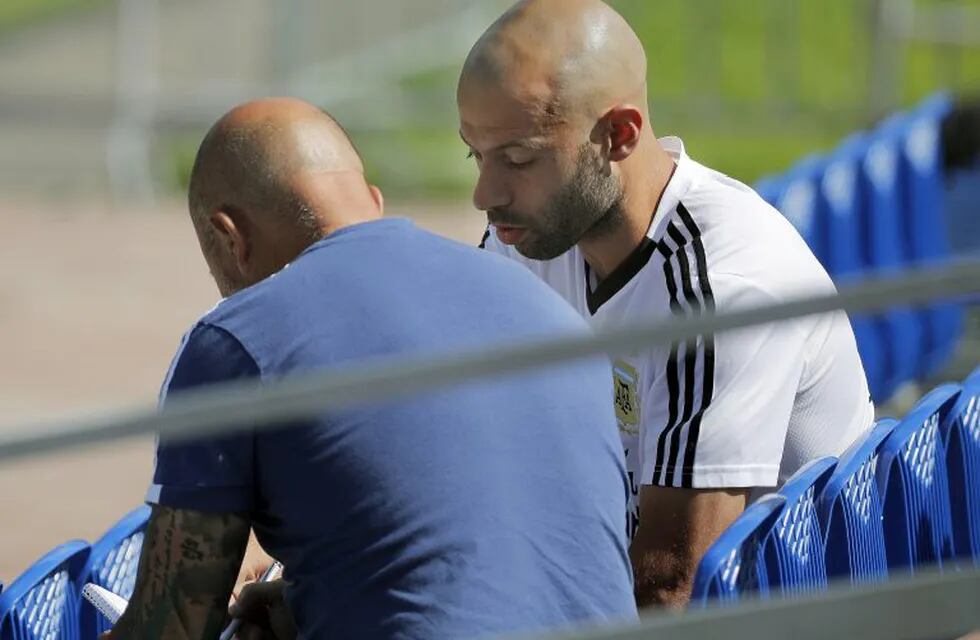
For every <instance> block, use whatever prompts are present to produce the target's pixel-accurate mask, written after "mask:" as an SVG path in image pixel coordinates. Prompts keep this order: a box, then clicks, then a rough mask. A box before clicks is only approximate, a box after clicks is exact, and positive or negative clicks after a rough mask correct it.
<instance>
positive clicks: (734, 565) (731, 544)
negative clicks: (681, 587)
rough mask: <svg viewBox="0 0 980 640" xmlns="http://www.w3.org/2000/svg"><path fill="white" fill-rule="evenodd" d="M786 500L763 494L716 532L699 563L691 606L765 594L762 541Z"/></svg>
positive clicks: (726, 601) (728, 601) (732, 601)
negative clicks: (713, 540) (725, 527)
mask: <svg viewBox="0 0 980 640" xmlns="http://www.w3.org/2000/svg"><path fill="white" fill-rule="evenodd" d="M785 503H786V498H784V497H783V496H780V495H776V494H769V495H766V496H763V497H762V498H760V499H759V500H757V501H756V502H755V503H754V504H752V505H750V506H749V508H748V509H746V510H745V511H744V512H743V513H742V515H740V516H739V517H738V519H736V520H735V522H733V523H732V524H731V526H729V527H728V528H727V529H725V531H724V532H722V534H721V535H720V536H718V539H717V540H715V543H714V544H712V545H711V547H709V548H708V550H707V551H706V552H705V554H704V557H703V558H702V559H701V563H700V564H699V565H698V572H697V574H696V575H695V576H694V588H693V590H692V594H691V606H693V607H698V606H700V607H704V606H705V605H707V604H709V603H713V602H714V603H719V604H734V603H737V602H738V601H739V599H741V598H742V597H744V596H752V595H758V596H761V597H765V596H767V595H768V593H769V588H768V585H767V583H766V570H765V566H764V561H763V558H762V552H761V551H762V542H763V540H764V539H765V537H766V536H767V535H768V534H769V532H770V531H771V530H772V527H773V525H774V524H775V523H776V519H777V518H778V517H779V514H780V512H781V511H782V507H783V505H784V504H785Z"/></svg>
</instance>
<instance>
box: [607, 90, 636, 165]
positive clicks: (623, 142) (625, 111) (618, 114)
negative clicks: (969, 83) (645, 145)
mask: <svg viewBox="0 0 980 640" xmlns="http://www.w3.org/2000/svg"><path fill="white" fill-rule="evenodd" d="M603 119H604V120H605V121H606V132H607V133H606V135H607V136H608V145H609V160H610V161H612V162H622V161H623V160H626V159H627V158H629V157H630V155H632V154H633V152H634V151H635V150H636V147H637V146H638V145H639V144H640V135H641V133H642V132H643V112H642V111H640V109H638V108H637V107H635V106H633V105H629V104H625V105H621V106H618V107H614V108H612V109H610V110H609V111H608V112H607V113H606V115H605V116H604V117H603Z"/></svg>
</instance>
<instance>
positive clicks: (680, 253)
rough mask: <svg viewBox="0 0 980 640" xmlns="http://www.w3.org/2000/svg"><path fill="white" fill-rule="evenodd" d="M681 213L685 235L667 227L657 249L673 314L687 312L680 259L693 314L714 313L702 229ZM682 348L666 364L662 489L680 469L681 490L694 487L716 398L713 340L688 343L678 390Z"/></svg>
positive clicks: (658, 473)
mask: <svg viewBox="0 0 980 640" xmlns="http://www.w3.org/2000/svg"><path fill="white" fill-rule="evenodd" d="M677 213H678V217H679V218H680V221H681V222H682V223H683V225H684V226H683V231H682V228H680V227H678V226H677V225H676V224H674V222H673V221H671V222H670V223H668V225H667V229H666V232H665V234H664V235H665V238H664V239H663V240H661V241H660V243H659V244H658V249H659V250H660V253H661V254H662V255H663V257H664V276H665V278H666V284H667V290H668V293H669V294H670V307H671V310H672V311H673V312H674V313H675V314H676V313H683V312H684V311H683V309H682V307H681V305H680V303H679V300H678V293H679V292H678V286H677V282H676V278H675V273H674V271H675V268H674V265H673V264H672V263H673V261H675V260H676V270H677V271H678V272H679V273H680V276H681V278H680V279H681V283H680V285H681V286H680V288H681V290H682V291H683V294H684V299H685V301H686V303H687V306H688V308H689V309H690V312H691V313H692V314H694V315H697V314H700V313H701V311H702V310H703V309H709V310H713V309H714V306H715V305H714V296H713V293H712V291H711V285H710V283H709V282H708V267H707V258H706V255H705V251H704V244H703V243H702V241H701V230H700V229H699V228H698V226H697V225H696V224H695V222H694V219H693V218H692V217H691V215H690V213H689V212H688V211H687V209H686V208H685V207H684V205H683V204H678V206H677ZM666 238H670V240H671V242H672V243H673V244H675V245H676V248H674V249H671V248H670V246H669V245H668V243H667V240H666ZM688 245H690V246H691V249H692V250H693V252H694V265H692V264H691V260H690V259H689V256H688V251H687V246H688ZM692 266H693V269H692ZM693 274H696V276H697V279H698V284H699V291H698V292H699V293H700V299H699V297H698V292H696V291H695V288H694V282H693V277H692V275H693ZM678 347H679V345H677V344H675V345H673V346H672V349H671V358H669V359H668V362H667V392H668V396H669V417H668V421H667V424H666V425H665V428H664V430H663V431H661V432H660V435H659V437H658V441H657V453H656V461H655V462H656V463H655V467H654V482H656V481H657V480H658V478H659V480H660V484H661V485H665V486H672V485H674V484H675V482H674V476H675V475H676V470H677V467H678V465H681V478H680V483H681V486H682V487H691V486H692V481H693V476H694V459H695V456H696V453H697V443H698V437H699V435H700V428H701V420H702V418H703V416H704V413H705V411H707V409H708V407H709V405H710V403H711V399H712V397H713V394H714V362H715V347H714V336H712V335H706V336H701V345H700V348H699V344H698V341H697V339H695V340H692V341H687V342H685V344H684V384H683V388H679V386H680V385H679V384H678V382H679V380H678V378H679V377H680V376H679V371H678V368H677V365H678V361H677V359H678ZM698 351H702V353H703V356H702V380H701V385H700V386H701V388H700V394H698V387H697V368H696V367H697V359H698ZM681 394H683V396H681ZM698 395H699V396H700V398H699V399H696V398H695V396H698ZM682 397H683V409H682V411H681V415H680V416H678V415H677V414H678V411H677V405H678V404H680V402H681V398H682ZM695 404H697V405H698V407H697V411H694V406H695ZM678 418H679V419H678ZM685 426H686V427H687V441H686V444H685V446H684V449H683V453H682V451H681V435H682V431H684V429H685ZM668 443H669V454H668ZM665 458H666V461H665ZM665 462H666V464H665Z"/></svg>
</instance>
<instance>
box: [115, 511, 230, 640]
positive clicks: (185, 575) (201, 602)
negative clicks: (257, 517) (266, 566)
mask: <svg viewBox="0 0 980 640" xmlns="http://www.w3.org/2000/svg"><path fill="white" fill-rule="evenodd" d="M248 533H249V522H248V519H247V518H246V517H245V516H244V515H241V514H205V513H198V512H193V511H184V510H175V509H169V508H166V507H154V508H153V515H152V516H151V517H150V522H149V524H148V525H147V529H146V535H145V537H144V539H143V552H142V555H141V556H140V566H139V573H138V576H137V579H136V589H135V591H134V593H133V597H132V599H131V600H130V603H129V607H128V608H127V609H126V613H125V614H124V615H123V617H122V618H121V619H120V620H119V622H118V623H117V625H116V628H115V629H114V633H113V637H114V638H115V637H121V638H128V637H133V638H136V637H138V638H147V639H153V638H175V639H184V638H186V639H195V640H196V639H198V638H215V637H217V635H218V633H220V631H221V626H222V623H223V622H224V620H225V615H226V611H227V606H228V599H229V597H230V594H231V590H232V588H233V587H234V583H235V578H236V577H237V575H238V570H239V567H240V565H241V561H242V556H243V555H244V553H245V545H246V543H247V542H248Z"/></svg>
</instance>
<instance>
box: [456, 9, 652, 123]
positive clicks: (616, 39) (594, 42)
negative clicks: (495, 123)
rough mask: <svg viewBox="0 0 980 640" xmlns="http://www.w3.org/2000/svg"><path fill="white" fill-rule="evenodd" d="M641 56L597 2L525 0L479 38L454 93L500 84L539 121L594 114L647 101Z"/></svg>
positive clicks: (623, 25)
mask: <svg viewBox="0 0 980 640" xmlns="http://www.w3.org/2000/svg"><path fill="white" fill-rule="evenodd" d="M646 73H647V63H646V54H645V52H644V50H643V45H642V44H641V43H640V40H639V38H637V36H636V34H635V33H634V32H633V29H632V28H630V26H629V24H627V22H626V21H625V20H624V19H623V17H622V16H620V15H619V14H618V13H616V12H615V11H614V10H613V9H612V8H611V7H609V6H608V5H607V4H605V3H604V2H600V1H599V0H524V1H523V2H519V3H517V4H516V5H514V6H513V7H512V8H511V9H510V10H509V11H507V13H505V14H504V15H503V16H501V17H500V18H499V19H498V20H497V21H496V22H494V24H493V25H492V26H491V27H490V28H489V29H488V30H487V31H486V32H485V33H484V34H483V36H482V37H481V38H480V39H479V40H478V41H477V43H476V45H474V47H473V49H472V50H471V51H470V54H469V56H468V57H467V59H466V63H465V64H464V66H463V73H462V76H461V79H460V90H461V91H463V90H465V89H467V88H471V87H473V85H474V84H475V85H484V86H486V85H487V84H492V85H496V86H497V87H502V88H505V89H506V90H508V91H509V92H511V94H512V95H513V96H514V97H515V98H517V99H519V100H522V101H526V102H527V103H528V104H529V105H535V106H536V107H537V108H538V109H539V110H540V115H541V116H542V117H543V118H555V119H558V120H564V119H567V118H569V117H574V116H576V115H581V116H585V117H598V116H599V115H601V114H602V112H603V111H604V110H605V109H607V108H609V107H610V106H612V105H614V104H616V103H618V102H621V101H624V100H628V99H642V104H645V103H646V100H645V97H646Z"/></svg>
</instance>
